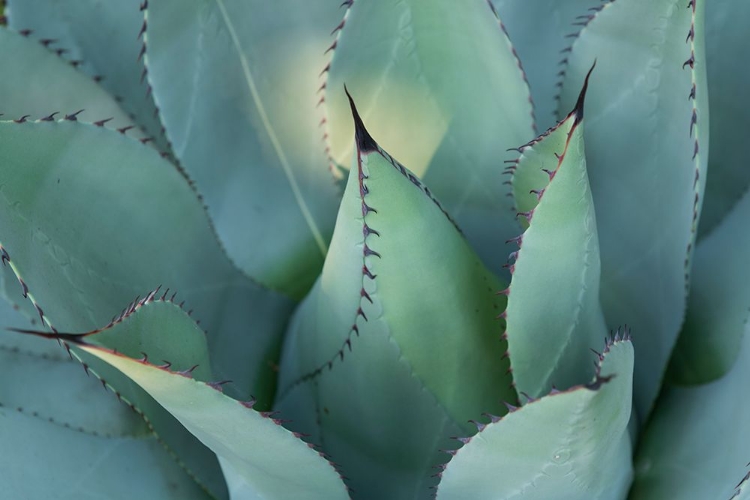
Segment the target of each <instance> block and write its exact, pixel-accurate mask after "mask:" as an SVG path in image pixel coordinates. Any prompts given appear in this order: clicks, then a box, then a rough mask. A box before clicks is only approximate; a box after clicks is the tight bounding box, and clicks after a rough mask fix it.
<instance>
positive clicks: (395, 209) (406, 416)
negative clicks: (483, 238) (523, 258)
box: [276, 111, 515, 498]
mask: <svg viewBox="0 0 750 500" xmlns="http://www.w3.org/2000/svg"><path fill="white" fill-rule="evenodd" d="M355 122H356V123H357V124H358V128H357V141H358V151H359V157H358V162H357V170H355V171H353V172H352V174H351V175H350V176H349V181H348V185H347V189H346V192H345V193H344V200H343V203H342V206H341V209H340V211H339V216H338V221H337V224H336V231H335V232H334V237H333V240H332V242H331V249H330V251H329V253H328V257H327V259H326V263H325V266H324V268H323V274H322V275H321V277H320V279H319V280H318V282H317V283H316V285H315V287H314V288H313V292H312V293H311V294H310V296H308V298H307V299H306V300H305V302H303V304H302V306H301V308H300V309H299V310H298V312H297V313H296V314H295V317H294V319H293V320H292V323H291V326H290V328H289V331H288V333H287V338H286V340H285V347H284V355H283V357H282V364H281V372H280V377H281V379H280V382H279V385H280V390H281V393H280V394H281V396H280V398H279V400H278V402H277V405H276V406H277V408H278V409H280V410H281V411H282V414H284V415H288V416H289V417H290V418H292V419H293V421H294V422H295V424H294V425H295V429H299V430H301V431H303V432H306V433H310V434H312V435H313V439H317V440H319V441H320V442H321V443H323V445H324V448H325V450H326V451H327V452H328V453H330V454H331V456H332V457H333V459H334V460H336V461H337V462H339V463H341V464H342V468H343V472H344V474H345V475H346V476H348V477H350V478H351V480H352V487H353V489H354V490H355V491H357V492H360V494H362V495H363V497H364V498H370V497H373V498H374V497H378V498H384V497H385V498H400V497H404V496H409V495H411V496H416V498H424V497H426V496H428V495H429V493H430V492H429V490H428V489H427V486H429V485H431V484H434V480H433V479H431V478H430V477H429V476H430V475H431V471H430V467H431V466H433V465H435V464H437V463H439V461H440V459H441V456H440V455H439V454H438V452H439V450H440V448H442V447H445V446H447V445H448V444H449V442H448V441H446V438H448V437H449V436H451V435H455V434H456V433H458V432H461V433H466V432H470V431H471V430H472V429H473V426H472V425H471V424H468V423H467V420H468V419H470V418H480V417H481V414H482V412H485V411H494V412H499V411H501V410H502V405H501V401H502V400H506V401H514V400H515V393H514V391H513V389H512V388H511V387H510V385H511V378H510V375H509V373H507V372H506V368H507V366H508V364H507V360H503V359H502V356H503V353H504V349H505V342H501V341H500V335H501V333H502V328H501V327H502V325H501V324H500V323H499V322H498V321H496V320H495V317H496V315H497V314H498V313H499V312H500V311H502V307H503V306H504V302H505V300H504V298H503V297H502V296H498V295H497V294H496V290H498V289H499V287H500V286H501V285H500V283H499V282H498V280H497V279H496V278H495V277H494V276H493V275H492V274H491V273H490V272H489V271H487V270H486V268H485V267H484V266H483V265H482V263H481V261H480V260H479V258H478V257H477V256H476V255H475V254H474V252H473V251H472V250H471V249H470V247H469V246H468V243H467V242H466V241H465V240H464V238H463V237H462V236H461V235H460V233H459V232H458V230H457V229H456V227H455V226H454V224H453V223H452V221H451V220H450V219H449V217H448V216H447V214H446V213H445V212H444V211H443V210H442V208H441V207H440V205H439V204H438V203H437V201H436V200H435V198H434V197H433V195H432V192H431V191H430V190H429V189H428V188H427V187H425V186H424V185H423V184H422V183H421V182H420V181H419V180H417V178H416V176H415V175H414V174H413V173H411V172H410V171H408V170H406V169H405V168H404V167H403V166H401V165H400V164H399V163H397V162H396V161H395V160H393V158H392V157H391V156H390V155H388V154H387V153H386V152H385V151H384V150H382V149H381V148H380V147H379V146H377V144H375V142H374V141H373V139H372V138H371V137H370V136H369V134H368V133H367V131H366V130H365V129H364V126H363V125H362V122H361V120H360V119H359V116H358V115H356V111H355ZM316 420H317V422H316Z"/></svg>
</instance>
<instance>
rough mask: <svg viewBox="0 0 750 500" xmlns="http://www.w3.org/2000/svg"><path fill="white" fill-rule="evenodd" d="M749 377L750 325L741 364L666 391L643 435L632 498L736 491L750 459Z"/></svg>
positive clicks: (688, 499) (688, 498) (683, 498)
mask: <svg viewBox="0 0 750 500" xmlns="http://www.w3.org/2000/svg"><path fill="white" fill-rule="evenodd" d="M749 378H750V327H749V326H747V325H746V327H745V333H744V337H743V340H742V343H741V346H740V354H739V357H738V359H737V362H736V363H735V364H734V366H733V368H732V369H731V371H729V373H727V374H726V375H724V377H722V378H720V379H719V380H717V381H715V382H711V383H710V384H704V385H700V386H695V387H684V388H682V387H668V388H667V389H665V391H663V393H662V395H661V396H660V398H659V403H658V405H657V407H656V409H655V410H654V414H653V416H652V418H651V421H650V422H649V425H648V426H647V427H646V429H645V431H644V433H643V435H642V437H641V441H640V445H639V448H638V453H637V455H636V460H635V472H636V477H635V483H634V485H633V491H632V494H631V496H632V498H637V499H639V500H641V499H643V500H650V499H657V498H658V499H662V498H679V499H680V500H693V499H695V500H697V499H705V498H730V497H731V496H732V495H733V494H734V493H735V489H736V486H737V482H738V480H739V478H741V477H743V476H744V475H745V474H746V473H747V463H748V460H750V453H749V452H748V450H750V426H748V425H747V423H748V422H749V421H750V403H749V402H748V400H747V398H746V397H744V396H743V394H746V393H747V381H748V379H749ZM686 471H699V473H696V474H690V473H686ZM745 489H747V486H745ZM745 494H746V493H745Z"/></svg>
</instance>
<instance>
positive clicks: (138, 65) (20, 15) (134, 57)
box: [0, 0, 169, 151]
mask: <svg viewBox="0 0 750 500" xmlns="http://www.w3.org/2000/svg"><path fill="white" fill-rule="evenodd" d="M141 1H142V0H116V1H101V0H65V1H64V2H60V1H55V0H10V2H9V4H8V7H7V13H8V26H9V27H11V28H13V29H15V30H16V31H25V30H30V31H31V33H30V36H31V37H32V38H34V39H36V40H40V41H41V40H43V41H45V43H46V45H47V47H48V48H49V49H50V50H52V51H64V52H63V53H62V54H61V55H62V56H63V57H65V59H66V60H69V61H71V62H72V63H73V64H75V66H76V67H77V68H78V69H79V70H80V71H82V72H83V73H85V74H87V75H89V76H90V77H92V78H94V79H96V80H97V81H98V82H99V84H100V85H101V86H102V88H104V89H105V90H107V91H108V92H109V93H110V94H111V95H112V96H113V97H115V99H116V100H117V101H118V102H119V103H120V105H121V106H122V108H123V109H124V110H125V111H127V112H128V113H129V114H130V115H131V116H132V117H133V120H134V121H135V122H136V123H137V124H138V125H140V126H141V127H142V128H143V130H144V131H145V132H146V134H147V135H148V136H150V137H151V138H152V140H153V141H154V143H155V144H156V145H157V147H158V149H159V150H160V151H169V145H168V144H167V141H166V137H165V135H164V131H163V130H162V126H161V123H160V121H159V117H158V115H157V113H156V106H155V105H154V102H153V99H152V97H151V93H150V92H149V90H148V86H147V84H146V82H145V79H144V78H143V76H144V74H143V72H144V70H145V66H144V65H143V59H142V57H141V55H140V51H141V48H142V47H143V43H142V41H141V39H140V37H139V31H140V30H141V28H142V26H143V22H144V21H143V12H142V11H141V8H140V7H141ZM44 75H45V76H46V77H47V82H49V79H50V78H51V75H50V74H49V73H48V72H46V71H45V72H44ZM56 85H57V82H56V84H55V85H54V86H50V85H47V87H46V90H49V89H50V88H51V87H55V86H56ZM24 90H26V91H27V89H24ZM55 102H56V101H51V103H52V104H54V103H55ZM77 109H80V108H77ZM0 111H1V110H0ZM51 111H55V109H51V110H50V111H48V112H51ZM73 111H75V110H73ZM28 112H29V111H27V113H28ZM104 118H108V116H99V117H95V119H97V120H100V119H104ZM120 126H124V125H120Z"/></svg>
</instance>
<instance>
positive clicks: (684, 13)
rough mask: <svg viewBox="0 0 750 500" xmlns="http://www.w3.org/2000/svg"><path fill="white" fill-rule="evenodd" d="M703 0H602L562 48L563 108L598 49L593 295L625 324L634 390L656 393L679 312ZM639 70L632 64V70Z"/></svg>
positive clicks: (641, 397)
mask: <svg viewBox="0 0 750 500" xmlns="http://www.w3.org/2000/svg"><path fill="white" fill-rule="evenodd" d="M703 7H704V2H692V1H690V0H655V1H650V2H639V1H634V0H618V1H615V2H611V3H607V4H604V5H603V7H602V8H601V10H600V11H599V12H598V13H597V14H596V16H595V17H594V18H593V20H591V21H590V22H589V23H588V24H587V26H586V27H585V28H583V30H582V31H581V33H580V35H579V36H578V38H577V39H576V40H575V42H574V43H573V46H572V51H571V53H570V54H569V55H568V61H569V63H568V66H567V69H566V77H565V80H564V85H563V87H562V94H561V108H560V109H561V110H567V109H570V107H571V106H572V103H573V102H574V101H575V99H576V96H577V95H578V88H579V85H580V81H581V80H582V79H583V75H584V74H585V72H586V71H587V70H588V69H589V67H590V66H591V64H592V62H594V60H595V59H597V58H598V64H597V69H596V79H595V80H594V81H592V83H591V88H590V89H589V93H588V97H587V104H586V116H587V127H586V137H585V139H586V157H587V162H588V166H589V174H590V181H591V190H592V193H593V196H594V204H595V206H596V216H597V223H598V229H599V242H600V250H601V263H602V284H601V294H602V306H603V309H604V313H605V317H606V319H607V321H608V323H609V326H610V327H612V326H617V325H622V324H627V325H630V326H632V332H633V339H634V343H635V346H636V350H637V351H638V355H637V357H636V359H637V364H638V366H637V368H636V370H635V384H636V385H635V386H636V391H635V399H636V406H637V410H638V412H639V414H640V416H642V417H643V416H645V415H646V414H647V413H648V412H649V410H650V408H651V406H652V404H653V401H654V400H655V398H656V395H657V393H658V390H659V386H660V383H661V379H662V376H663V374H664V371H665V369H666V364H667V361H668V359H669V355H670V353H671V351H672V347H673V345H674V343H675V341H676V339H677V334H678V332H679V329H680V326H681V323H682V319H683V315H684V312H685V302H686V291H687V287H688V284H689V269H690V257H691V254H692V248H693V240H694V237H695V230H696V225H697V220H698V214H699V212H700V205H701V202H702V193H703V186H704V182H705V178H706V158H707V155H708V142H707V138H708V111H707V110H708V107H707V104H708V102H707V101H708V96H707V90H706V58H705V54H704V41H703V40H704V30H703ZM636 75H639V76H636Z"/></svg>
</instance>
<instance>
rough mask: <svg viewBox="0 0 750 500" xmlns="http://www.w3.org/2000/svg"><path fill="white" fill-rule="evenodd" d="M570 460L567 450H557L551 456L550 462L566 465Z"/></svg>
mask: <svg viewBox="0 0 750 500" xmlns="http://www.w3.org/2000/svg"><path fill="white" fill-rule="evenodd" d="M569 459H570V450H568V449H567V448H562V449H559V450H557V451H556V452H555V454H554V455H553V456H552V460H553V461H554V462H555V463H556V464H558V465H562V464H564V463H566V462H567V461H568V460H569Z"/></svg>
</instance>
